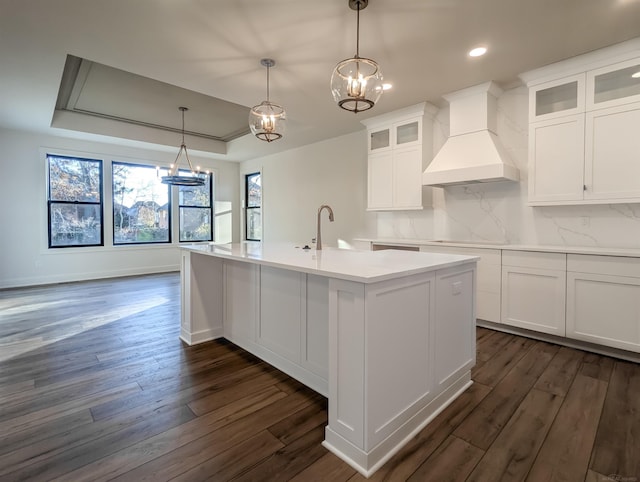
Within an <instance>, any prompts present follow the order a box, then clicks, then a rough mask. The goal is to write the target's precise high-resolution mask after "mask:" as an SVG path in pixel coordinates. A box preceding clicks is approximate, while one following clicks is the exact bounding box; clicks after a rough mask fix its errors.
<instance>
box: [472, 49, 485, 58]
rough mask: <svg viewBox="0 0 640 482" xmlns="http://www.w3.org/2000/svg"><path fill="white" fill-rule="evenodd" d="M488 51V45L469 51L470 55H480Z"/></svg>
mask: <svg viewBox="0 0 640 482" xmlns="http://www.w3.org/2000/svg"><path fill="white" fill-rule="evenodd" d="M486 53H487V47H476V48H475V49H471V50H470V51H469V57H480V56H481V55H484V54H486Z"/></svg>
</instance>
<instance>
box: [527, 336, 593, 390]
mask: <svg viewBox="0 0 640 482" xmlns="http://www.w3.org/2000/svg"><path fill="white" fill-rule="evenodd" d="M583 358H584V352H581V351H579V350H574V349H573V348H567V347H561V348H560V349H559V350H558V353H556V356H554V357H553V360H551V363H549V366H548V367H547V369H546V370H545V371H544V372H543V373H542V375H540V378H539V379H538V381H537V382H536V384H535V385H534V388H537V389H538V390H544V391H546V392H550V393H555V394H556V395H565V394H566V393H567V391H568V390H569V387H570V386H571V384H572V383H573V379H574V378H575V376H576V373H577V372H578V369H579V368H580V365H581V364H582V360H583Z"/></svg>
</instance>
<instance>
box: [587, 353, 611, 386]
mask: <svg viewBox="0 0 640 482" xmlns="http://www.w3.org/2000/svg"><path fill="white" fill-rule="evenodd" d="M613 363H614V362H613V358H609V357H607V356H602V355H598V354H596V353H585V355H584V358H583V360H582V365H581V366H580V373H582V374H583V375H586V376H588V377H593V378H597V379H598V380H603V381H605V382H608V381H609V378H611V372H612V371H613Z"/></svg>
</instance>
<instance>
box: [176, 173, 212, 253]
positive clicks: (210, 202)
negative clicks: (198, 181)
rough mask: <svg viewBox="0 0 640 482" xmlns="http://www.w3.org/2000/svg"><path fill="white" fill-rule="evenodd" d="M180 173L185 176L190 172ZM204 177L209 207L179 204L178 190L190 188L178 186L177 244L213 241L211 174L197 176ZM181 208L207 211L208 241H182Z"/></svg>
mask: <svg viewBox="0 0 640 482" xmlns="http://www.w3.org/2000/svg"><path fill="white" fill-rule="evenodd" d="M180 172H184V173H185V174H188V173H190V172H191V171H189V170H183V169H181V170H180ZM203 174H204V175H206V176H207V177H208V178H209V206H197V205H192V204H181V203H180V190H181V189H182V188H183V187H190V186H178V203H177V204H178V242H179V243H197V242H207V241H213V231H214V227H213V224H214V219H213V179H214V176H213V173H212V172H209V173H200V174H198V175H199V176H202V175H203ZM182 208H187V209H189V208H197V209H206V208H208V209H209V238H208V239H197V240H194V239H182V216H180V214H181V209H182Z"/></svg>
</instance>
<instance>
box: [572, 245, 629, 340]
mask: <svg viewBox="0 0 640 482" xmlns="http://www.w3.org/2000/svg"><path fill="white" fill-rule="evenodd" d="M567 336H568V337H570V338H575V339H577V340H582V341H588V342H592V343H597V344H600V345H605V346H610V347H614V348H620V349H623V350H629V351H634V352H640V259H638V258H625V257H610V256H591V255H574V254H569V255H568V259H567Z"/></svg>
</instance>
